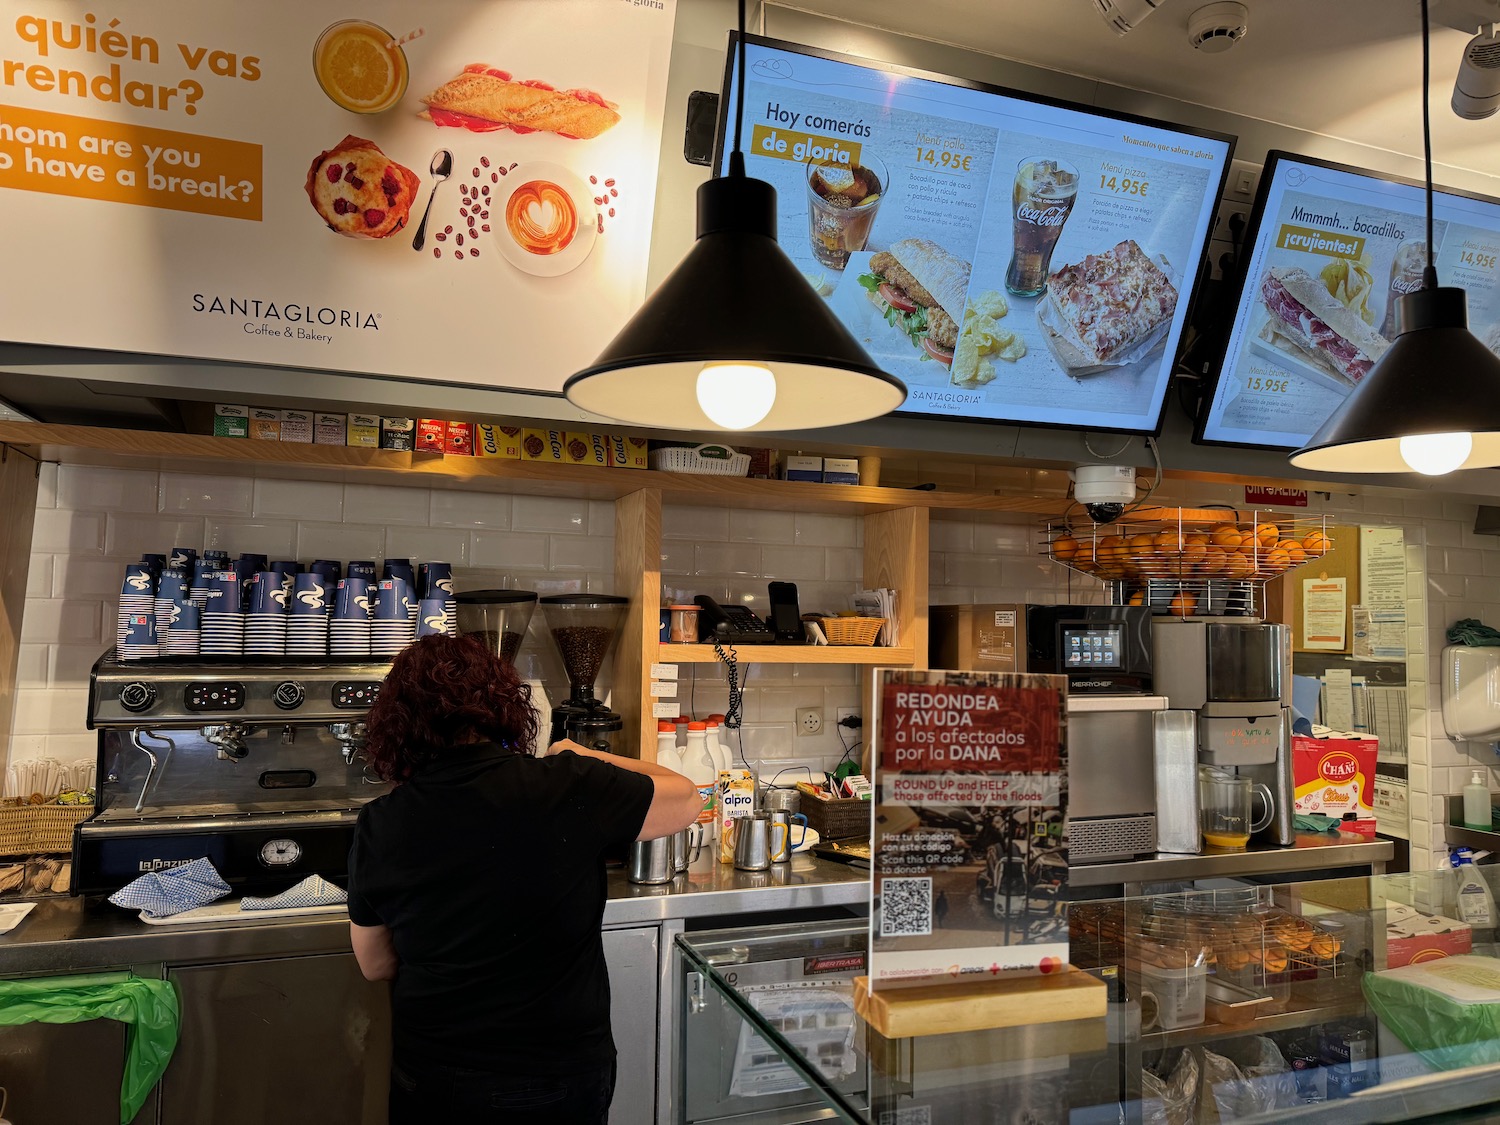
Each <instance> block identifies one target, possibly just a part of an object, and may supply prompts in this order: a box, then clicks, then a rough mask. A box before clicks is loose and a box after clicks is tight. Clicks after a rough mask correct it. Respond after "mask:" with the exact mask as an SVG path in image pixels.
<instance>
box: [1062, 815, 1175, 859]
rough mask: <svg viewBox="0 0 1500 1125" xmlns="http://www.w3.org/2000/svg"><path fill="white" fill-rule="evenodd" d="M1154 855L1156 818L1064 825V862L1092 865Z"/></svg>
mask: <svg viewBox="0 0 1500 1125" xmlns="http://www.w3.org/2000/svg"><path fill="white" fill-rule="evenodd" d="M1154 851H1156V817H1154V816H1118V817H1105V818H1100V819H1098V820H1093V819H1090V820H1070V821H1069V822H1068V859H1069V861H1070V862H1072V863H1092V862H1094V861H1096V860H1101V859H1130V858H1132V857H1134V856H1138V855H1147V854H1149V853H1151V852H1154Z"/></svg>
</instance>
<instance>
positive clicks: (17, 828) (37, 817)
mask: <svg viewBox="0 0 1500 1125" xmlns="http://www.w3.org/2000/svg"><path fill="white" fill-rule="evenodd" d="M93 812H94V806H93V805H7V806H0V855H47V854H60V853H63V852H71V851H72V850H73V826H74V825H75V824H77V823H78V822H79V821H80V820H87V819H88V818H89V817H90V816H92V815H93Z"/></svg>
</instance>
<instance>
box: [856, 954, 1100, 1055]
mask: <svg viewBox="0 0 1500 1125" xmlns="http://www.w3.org/2000/svg"><path fill="white" fill-rule="evenodd" d="M1106 991H1107V990H1106V988H1105V985H1104V983H1103V982H1102V981H1100V980H1098V979H1097V978H1095V977H1093V976H1090V975H1089V974H1088V973H1085V972H1082V971H1080V970H1078V969H1074V968H1073V967H1072V966H1069V967H1068V970H1067V971H1066V972H1061V973H1054V974H1051V975H1048V976H1015V977H1004V978H1000V979H996V980H974V981H962V982H958V983H953V984H929V985H912V986H910V987H902V988H885V989H881V990H880V991H878V992H872V991H871V990H870V978H869V977H855V978H854V1010H855V1012H857V1013H858V1014H859V1017H860V1018H861V1019H863V1020H864V1021H865V1022H866V1023H867V1024H869V1025H870V1026H871V1027H873V1028H874V1029H875V1030H876V1031H878V1032H880V1034H881V1035H884V1036H885V1037H886V1038H887V1039H909V1038H913V1037H916V1036H919V1035H949V1034H953V1033H955V1032H962V1031H989V1030H993V1029H996V1028H1002V1027H1023V1026H1026V1025H1027V1024H1038V1023H1065V1022H1067V1021H1069V1020H1084V1019H1102V1018H1103V1016H1104V1005H1105V999H1106Z"/></svg>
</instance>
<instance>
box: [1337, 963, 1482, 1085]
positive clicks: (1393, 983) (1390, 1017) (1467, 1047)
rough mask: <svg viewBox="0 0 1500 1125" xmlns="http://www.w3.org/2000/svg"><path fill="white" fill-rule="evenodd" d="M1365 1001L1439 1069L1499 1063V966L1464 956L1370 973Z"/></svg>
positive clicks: (1365, 984) (1364, 985)
mask: <svg viewBox="0 0 1500 1125" xmlns="http://www.w3.org/2000/svg"><path fill="white" fill-rule="evenodd" d="M1360 985H1361V987H1362V988H1363V989H1364V994H1365V999H1366V1000H1368V1001H1369V1003H1370V1007H1371V1008H1373V1009H1374V1010H1375V1014H1376V1015H1378V1016H1379V1017H1380V1020H1381V1022H1382V1023H1384V1024H1385V1025H1386V1027H1388V1028H1390V1029H1391V1030H1392V1031H1393V1032H1395V1033H1396V1037H1397V1038H1398V1039H1400V1040H1401V1042H1402V1043H1404V1044H1406V1046H1407V1047H1408V1048H1409V1049H1410V1050H1412V1051H1415V1052H1416V1053H1417V1054H1418V1055H1420V1056H1422V1058H1423V1059H1424V1060H1425V1061H1426V1062H1427V1063H1428V1065H1430V1066H1432V1067H1434V1068H1435V1069H1437V1070H1458V1069H1460V1068H1462V1067H1467V1066H1483V1065H1486V1064H1491V1063H1497V1062H1500V961H1497V960H1496V959H1494V958H1492V957H1478V956H1474V955H1473V954H1463V955H1460V956H1457V957H1443V958H1439V959H1437V960H1434V961H1423V962H1420V963H1418V964H1415V965H1406V966H1403V967H1402V968H1399V969H1384V970H1382V971H1380V972H1378V973H1366V974H1365V975H1364V977H1362V978H1361V980H1360Z"/></svg>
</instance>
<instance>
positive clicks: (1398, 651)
mask: <svg viewBox="0 0 1500 1125" xmlns="http://www.w3.org/2000/svg"><path fill="white" fill-rule="evenodd" d="M1349 616H1350V617H1351V618H1352V619H1353V623H1354V638H1353V645H1352V655H1353V656H1354V659H1355V660H1389V661H1401V662H1405V660H1406V607H1405V606H1393V607H1391V608H1389V609H1380V608H1378V607H1373V608H1372V607H1370V606H1364V605H1356V606H1350V607H1349Z"/></svg>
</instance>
